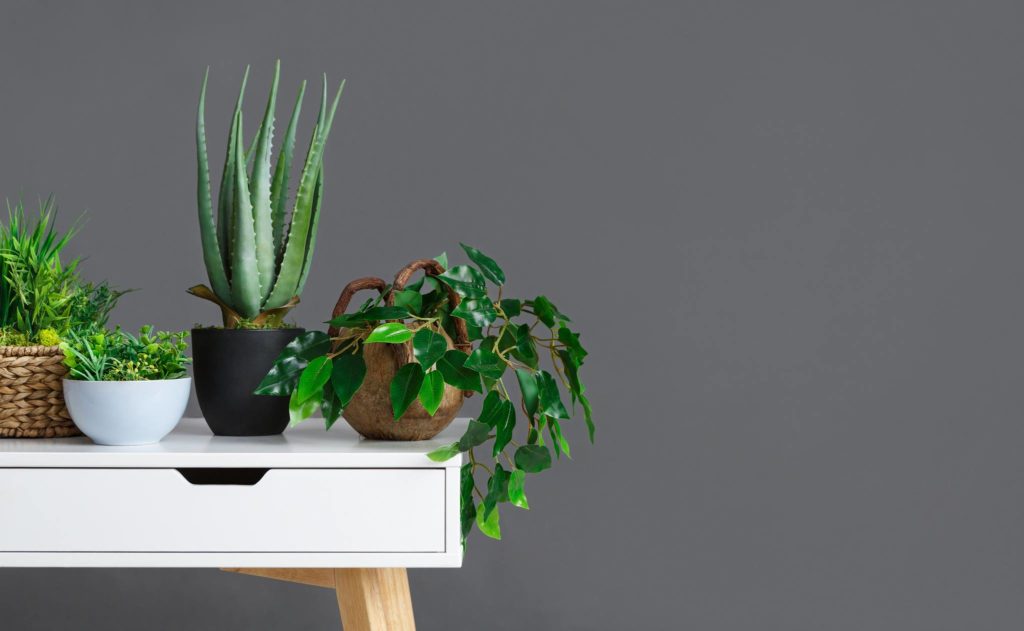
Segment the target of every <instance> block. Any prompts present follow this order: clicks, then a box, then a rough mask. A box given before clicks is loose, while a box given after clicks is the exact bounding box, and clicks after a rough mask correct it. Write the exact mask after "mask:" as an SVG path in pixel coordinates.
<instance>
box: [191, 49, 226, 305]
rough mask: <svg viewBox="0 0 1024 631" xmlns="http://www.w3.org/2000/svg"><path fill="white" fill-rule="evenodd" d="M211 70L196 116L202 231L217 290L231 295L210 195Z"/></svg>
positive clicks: (221, 293)
mask: <svg viewBox="0 0 1024 631" xmlns="http://www.w3.org/2000/svg"><path fill="white" fill-rule="evenodd" d="M209 77H210V69H209V68H207V69H206V74H204V75H203V87H202V89H201V90H200V91H199V110H198V114H197V115H196V153H197V155H198V156H199V157H198V161H199V185H198V192H197V195H198V201H199V234H200V238H201V240H202V244H203V262H204V263H205V264H206V273H207V275H208V276H209V277H210V284H211V285H213V291H214V292H215V293H217V294H218V295H221V296H230V295H231V289H230V287H229V286H228V281H227V276H226V275H225V273H224V260H223V259H222V258H221V253H220V246H219V245H218V241H217V227H216V225H215V224H214V221H213V200H212V198H211V197H210V159H209V155H208V154H207V151H206V120H205V118H206V113H205V110H206V82H207V79H209Z"/></svg>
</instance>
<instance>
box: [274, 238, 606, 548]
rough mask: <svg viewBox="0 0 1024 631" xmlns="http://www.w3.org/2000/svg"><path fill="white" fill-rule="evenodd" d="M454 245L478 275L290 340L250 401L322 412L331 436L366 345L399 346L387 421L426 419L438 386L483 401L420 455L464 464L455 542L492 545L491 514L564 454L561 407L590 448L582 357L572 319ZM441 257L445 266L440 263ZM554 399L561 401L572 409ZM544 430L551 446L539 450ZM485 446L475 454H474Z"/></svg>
mask: <svg viewBox="0 0 1024 631" xmlns="http://www.w3.org/2000/svg"><path fill="white" fill-rule="evenodd" d="M462 247H463V250H464V251H465V252H466V254H467V256H468V257H469V259H470V261H472V263H473V264H474V265H475V267H471V266H469V265H458V266H455V267H453V268H451V269H449V270H448V271H446V272H444V273H443V274H441V275H440V276H438V277H436V278H435V277H424V278H423V279H421V280H419V281H416V282H415V283H412V284H410V285H408V286H407V287H406V288H405V289H403V290H401V291H399V292H396V293H395V294H394V296H393V298H394V300H393V302H394V304H395V306H382V305H381V304H380V303H381V301H382V298H380V297H378V298H377V299H374V300H368V301H366V302H365V303H363V304H362V305H361V306H360V307H359V308H358V309H356V310H355V311H353V312H351V313H346V314H343V315H340V316H337V317H335V318H334V319H332V320H331V321H330V322H329V324H331V325H332V326H336V327H340V328H341V332H340V333H339V335H338V336H337V337H335V338H333V339H330V338H327V336H326V335H324V334H323V333H317V334H316V336H310V334H306V335H307V336H310V337H308V338H307V339H306V341H304V342H301V343H299V340H296V342H293V344H292V345H289V348H288V349H286V350H285V352H284V353H282V355H281V356H280V357H279V358H278V360H277V362H276V363H275V364H274V367H273V368H272V369H271V371H270V373H269V374H268V375H267V377H266V378H265V379H264V380H263V383H261V384H260V386H259V388H257V390H256V392H257V393H260V394H276V395H290V396H291V401H292V406H291V409H292V413H293V417H292V418H293V420H302V419H305V418H308V417H309V416H311V415H312V414H313V413H315V411H316V409H317V407H319V408H320V409H321V410H322V411H323V413H324V417H325V419H326V421H327V425H328V427H330V425H331V424H332V423H333V419H336V418H337V415H338V414H339V413H340V412H341V410H342V409H343V408H344V406H345V405H347V404H348V402H349V400H350V399H351V397H352V395H353V394H354V393H355V392H356V391H357V390H358V389H359V388H360V387H361V385H362V382H363V377H364V376H365V372H366V365H365V362H363V360H362V353H363V349H364V347H365V345H366V344H404V345H406V347H407V348H410V350H411V354H412V358H413V361H412V362H410V363H408V364H405V365H404V366H402V367H401V368H400V369H399V370H398V372H397V374H396V375H395V377H394V379H393V380H392V382H391V384H390V392H389V395H390V398H391V403H392V408H393V412H394V417H395V419H400V418H401V416H402V414H403V413H404V412H405V411H406V410H407V409H408V407H409V405H411V404H412V402H413V401H415V400H417V399H418V400H419V401H420V403H421V404H422V405H423V406H424V408H426V409H427V411H428V412H430V413H433V412H434V411H435V410H437V406H438V405H440V400H441V397H442V396H443V394H444V388H445V386H446V385H448V386H451V387H454V388H458V389H460V390H474V391H477V392H481V393H486V395H487V396H486V397H485V398H484V402H483V407H482V409H481V411H480V414H479V415H478V417H477V418H476V419H474V420H471V421H470V422H469V425H468V427H467V429H466V432H465V433H464V435H463V436H462V437H461V438H460V439H459V440H458V441H456V442H454V443H451V444H448V445H444V446H443V447H440V448H439V449H436V450H435V451H433V452H431V453H430V454H429V457H430V459H432V460H434V461H437V462H444V461H446V460H449V459H450V458H453V457H456V456H458V455H460V454H462V453H466V454H467V455H468V458H469V462H468V463H466V464H465V465H464V466H463V467H462V476H461V493H462V515H461V522H462V534H463V540H464V541H465V537H466V535H468V534H469V531H470V529H471V528H472V526H473V524H474V523H475V524H476V525H477V528H478V529H479V530H480V531H481V532H482V533H483V534H485V535H487V536H489V537H493V538H496V539H500V538H501V527H500V523H499V506H500V504H502V503H509V504H511V505H513V506H516V507H519V508H523V509H528V508H529V502H528V501H527V499H526V492H525V483H526V476H527V474H530V475H536V474H538V473H541V472H543V471H545V470H547V469H549V468H551V466H552V450H553V451H554V457H555V458H561V456H562V455H563V454H564V455H566V456H568V455H569V453H570V445H569V440H568V437H567V436H566V434H565V433H564V432H563V426H562V424H563V423H566V422H569V421H570V420H571V418H572V417H573V413H571V412H570V409H571V410H572V412H576V411H577V410H576V408H577V405H578V407H580V408H582V413H583V416H584V420H585V422H586V425H587V431H588V433H589V436H590V440H591V442H593V438H594V433H593V432H594V424H593V418H592V410H591V407H590V402H589V400H588V399H587V397H586V395H585V392H586V388H585V386H584V385H583V382H582V381H581V380H580V368H581V367H582V366H583V362H584V359H585V358H586V357H587V351H586V350H585V349H584V348H583V346H582V345H581V344H580V336H579V333H577V332H576V331H573V330H572V329H571V328H570V322H571V321H570V319H569V318H568V317H567V316H566V315H565V314H563V313H562V312H561V311H560V310H559V309H558V307H556V306H555V305H554V303H552V302H551V300H549V299H548V298H546V297H544V296H538V297H536V298H534V299H519V298H507V297H503V295H502V294H503V290H504V282H505V272H504V271H503V270H502V269H501V267H500V266H499V265H498V264H497V263H496V262H495V261H494V260H493V259H491V258H490V257H488V256H487V255H485V254H483V253H482V252H480V251H479V250H477V249H475V248H471V247H469V246H466V245H463V246H462ZM441 258H442V257H438V260H440V259H441ZM443 258H444V262H443V263H444V264H446V263H447V257H446V256H445V257H443ZM488 283H490V284H491V285H495V286H496V291H494V293H495V294H496V295H495V296H491V295H489V294H488ZM444 285H447V286H448V287H451V288H452V289H454V290H455V291H456V292H457V293H458V294H459V296H460V298H461V301H460V304H459V306H458V307H457V308H455V309H452V305H451V304H450V301H449V298H448V294H447V291H446V289H445V287H444ZM457 320H463V321H464V322H465V323H466V325H467V328H468V329H469V331H470V339H471V342H472V346H473V348H472V349H471V352H470V353H469V354H467V353H465V352H463V351H461V350H458V349H448V341H447V339H446V336H447V337H452V336H453V335H454V324H455V322H456V321H457ZM542 327H543V328H542ZM542 331H543V332H542ZM318 357H323V358H325V359H327V358H329V359H331V360H332V361H333V366H334V367H333V371H332V372H331V377H330V383H329V384H327V385H325V386H324V387H320V386H321V385H323V384H321V381H322V377H320V376H317V378H316V379H315V380H314V379H313V376H311V377H310V378H309V379H310V381H309V382H308V386H307V387H305V388H303V380H302V379H301V378H300V374H301V375H302V376H303V377H304V376H305V374H306V373H305V372H304V371H309V373H310V375H321V371H322V370H323V369H324V367H323V366H324V364H322V363H316V364H314V363H313V362H314V361H316V359H317V358H318ZM542 359H543V360H544V362H545V363H546V365H545V367H543V368H542V367H541V364H542ZM342 367H343V368H342ZM512 373H514V374H515V379H514V380H513V379H511V374H512ZM506 380H508V381H509V384H506V383H505V381H506ZM513 382H514V383H516V384H517V385H518V396H515V397H513V392H514V391H512V392H510V390H509V386H511V384H512V383H513ZM563 392H565V393H567V394H568V399H567V400H568V401H569V402H570V403H571V406H570V408H567V407H566V404H565V400H566V399H565V398H564V397H563ZM396 422H401V421H396ZM545 430H546V431H547V436H548V437H549V439H550V442H551V446H550V447H549V446H547V445H546V444H545V439H544V431H545ZM517 434H518V435H520V438H519V440H518V441H517V440H516V435H517ZM524 434H525V437H524V436H523V435H524ZM485 446H486V448H485V451H483V452H482V454H480V455H478V454H477V450H479V449H481V448H484V447H485ZM487 457H490V458H493V464H492V466H488V465H487V464H486V462H485V461H484V460H486V459H487ZM502 463H504V465H507V466H508V467H510V468H509V469H505V468H504V465H503V464H502ZM483 474H486V475H487V485H486V494H485V493H484V492H482V491H481V490H480V489H479V488H478V487H477V484H476V479H475V476H476V475H483Z"/></svg>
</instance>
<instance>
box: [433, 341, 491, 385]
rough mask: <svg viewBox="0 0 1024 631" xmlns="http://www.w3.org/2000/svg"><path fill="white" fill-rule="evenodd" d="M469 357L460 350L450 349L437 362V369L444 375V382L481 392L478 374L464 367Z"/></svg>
mask: <svg viewBox="0 0 1024 631" xmlns="http://www.w3.org/2000/svg"><path fill="white" fill-rule="evenodd" d="M468 358H469V357H468V356H467V355H466V354H465V353H463V352H462V351H460V350H456V349H451V350H449V351H446V352H445V354H444V356H443V357H442V358H441V359H439V360H438V362H437V370H438V371H439V372H440V373H441V376H443V377H444V381H445V383H447V384H449V385H452V386H454V387H456V388H458V389H459V390H472V391H474V392H480V393H482V392H483V391H484V390H483V387H482V386H481V384H480V374H479V373H477V372H475V371H473V370H470V369H468V368H466V367H465V364H466V360H467V359H468Z"/></svg>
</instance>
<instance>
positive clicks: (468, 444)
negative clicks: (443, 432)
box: [459, 421, 491, 451]
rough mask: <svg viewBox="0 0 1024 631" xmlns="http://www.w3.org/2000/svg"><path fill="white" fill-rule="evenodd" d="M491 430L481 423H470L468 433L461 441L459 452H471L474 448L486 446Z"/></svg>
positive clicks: (467, 428)
mask: <svg viewBox="0 0 1024 631" xmlns="http://www.w3.org/2000/svg"><path fill="white" fill-rule="evenodd" d="M490 432H491V428H490V427H488V426H487V424H485V423H481V422H479V421H470V422H469V426H468V427H466V433H465V434H463V435H462V438H460V439H459V451H469V450H470V449H472V448H473V447H477V446H479V445H482V444H484V443H485V442H486V441H487V438H488V437H489V436H490Z"/></svg>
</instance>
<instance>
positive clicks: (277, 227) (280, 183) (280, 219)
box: [270, 81, 306, 253]
mask: <svg viewBox="0 0 1024 631" xmlns="http://www.w3.org/2000/svg"><path fill="white" fill-rule="evenodd" d="M305 95H306V82H305V81H303V82H302V83H301V84H300V85H299V95H298V97H297V98H296V99H295V106H294V107H293V108H292V116H291V118H290V119H289V120H288V129H287V130H285V132H284V142H283V143H282V144H281V150H280V151H279V152H278V154H277V166H276V167H275V168H274V179H273V181H271V183H270V203H271V206H270V223H271V226H272V228H273V234H274V252H275V253H277V252H282V251H283V249H284V220H285V215H286V214H287V208H286V206H287V204H288V178H289V177H290V176H291V172H292V157H293V156H294V155H295V129H296V127H297V126H298V124H299V114H301V112H302V98H303V97H304V96H305Z"/></svg>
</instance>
